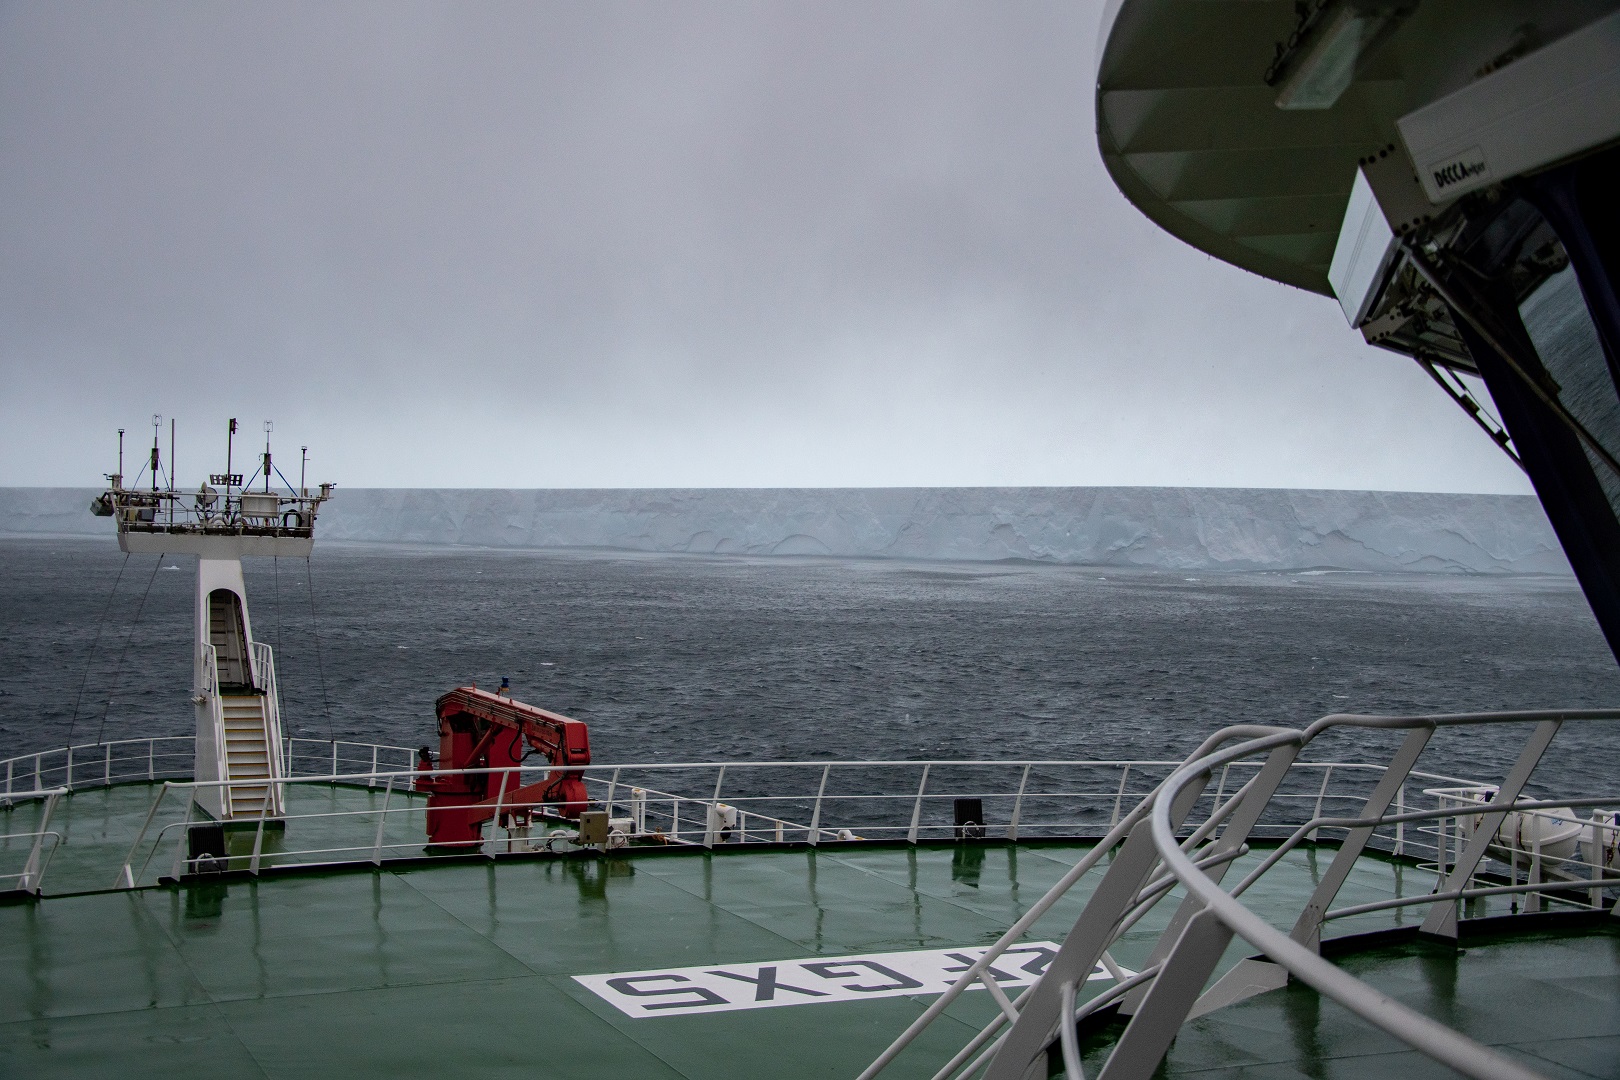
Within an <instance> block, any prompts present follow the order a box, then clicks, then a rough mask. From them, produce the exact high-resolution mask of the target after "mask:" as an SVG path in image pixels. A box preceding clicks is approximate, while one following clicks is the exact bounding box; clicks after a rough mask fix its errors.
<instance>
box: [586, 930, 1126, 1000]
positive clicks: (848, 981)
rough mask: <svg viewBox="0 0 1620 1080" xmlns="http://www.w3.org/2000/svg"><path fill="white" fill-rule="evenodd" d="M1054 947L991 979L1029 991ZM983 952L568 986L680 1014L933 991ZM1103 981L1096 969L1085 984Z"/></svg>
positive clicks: (642, 976) (1022, 951) (1016, 952)
mask: <svg viewBox="0 0 1620 1080" xmlns="http://www.w3.org/2000/svg"><path fill="white" fill-rule="evenodd" d="M1057 948H1058V947H1057V944H1056V943H1055V942H1051V941H1033V942H1029V943H1028V944H1024V945H1016V946H1014V947H1012V948H1010V949H1008V950H1007V951H1006V952H1004V953H1002V954H1001V956H1000V957H999V958H997V960H996V962H995V963H994V964H992V965H991V972H992V974H993V977H994V978H995V980H996V982H997V983H998V984H999V985H1001V986H1004V987H1020V986H1028V985H1029V984H1030V983H1032V982H1034V981H1035V980H1036V978H1038V977H1039V976H1040V974H1041V972H1043V971H1045V970H1046V965H1047V964H1049V963H1051V962H1052V957H1053V956H1055V955H1056V954H1057ZM984 953H985V950H984V948H983V947H976V948H962V949H929V950H925V951H921V952H888V953H863V954H862V955H860V956H812V957H807V958H805V959H803V960H771V961H767V962H765V963H757V964H755V963H750V964H705V965H703V966H700V967H683V968H653V969H651V970H648V971H625V972H618V973H614V974H608V975H575V976H574V981H575V982H578V983H579V984H580V985H582V986H584V987H585V988H586V989H587V990H589V991H590V992H591V993H593V994H595V995H596V996H597V997H599V998H601V999H602V1000H603V1001H606V1002H608V1003H609V1004H611V1005H612V1006H613V1007H614V1008H616V1009H618V1010H619V1011H620V1012H622V1013H624V1014H625V1015H626V1016H632V1017H636V1018H638V1019H640V1018H645V1017H649V1016H685V1015H689V1014H691V1013H710V1012H730V1011H732V1010H735V1009H772V1008H775V1007H777V1006H778V1005H814V1004H819V1003H823V1002H830V1001H871V1000H873V999H876V998H890V997H912V996H924V995H933V994H939V993H943V992H944V991H945V990H946V989H947V988H948V987H949V986H950V985H951V984H952V983H954V982H955V981H956V980H957V979H958V978H960V977H961V974H962V972H963V971H966V970H967V968H968V966H969V965H970V964H972V963H973V962H974V961H975V960H977V959H978V958H979V957H981V956H983V955H984ZM1109 978H1110V976H1109V974H1108V972H1106V971H1105V970H1103V968H1102V965H1100V964H1099V965H1098V966H1097V968H1096V969H1095V970H1094V971H1092V973H1091V975H1090V976H1089V977H1088V980H1087V981H1092V980H1097V979H1103V980H1107V979H1109ZM972 989H974V990H983V989H984V985H983V984H982V983H978V984H975V985H974V986H973V987H972Z"/></svg>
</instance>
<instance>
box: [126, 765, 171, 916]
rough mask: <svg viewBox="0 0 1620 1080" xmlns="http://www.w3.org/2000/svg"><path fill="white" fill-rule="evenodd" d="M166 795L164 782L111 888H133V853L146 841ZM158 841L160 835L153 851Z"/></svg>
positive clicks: (167, 790)
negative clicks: (148, 831)
mask: <svg viewBox="0 0 1620 1080" xmlns="http://www.w3.org/2000/svg"><path fill="white" fill-rule="evenodd" d="M168 794H169V782H168V781H167V780H165V781H164V782H163V786H162V787H161V788H159V789H158V794H157V798H155V799H153V800H152V809H150V810H148V811H147V812H146V820H145V821H144V822H142V823H141V831H140V832H138V833H136V834H135V842H134V843H133V844H131V845H129V854H128V855H125V856H124V865H123V868H122V869H121V870H119V871H118V882H117V884H115V885H114V886H113V888H115V889H133V888H134V887H135V875H134V872H133V871H132V870H131V867H132V866H134V864H135V853H136V852H137V851H139V850H140V847H141V841H143V840H145V839H146V833H147V830H148V829H150V828H151V827H152V820H153V819H154V818H156V817H157V812H158V807H159V806H161V805H162V804H163V799H164V796H166V795H168ZM160 840H161V835H160V838H159V840H154V841H153V842H152V846H153V848H154V849H155V848H156V847H157V845H158V843H159V842H160ZM148 861H150V856H148ZM145 871H146V867H145V866H142V867H141V872H142V873H145Z"/></svg>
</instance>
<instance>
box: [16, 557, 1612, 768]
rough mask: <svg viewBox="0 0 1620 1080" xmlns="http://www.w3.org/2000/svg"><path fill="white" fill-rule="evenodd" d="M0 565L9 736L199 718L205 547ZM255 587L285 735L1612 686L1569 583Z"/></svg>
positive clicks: (805, 719)
mask: <svg viewBox="0 0 1620 1080" xmlns="http://www.w3.org/2000/svg"><path fill="white" fill-rule="evenodd" d="M0 560H3V562H4V567H5V570H4V573H3V574H0V757H3V756H9V755H11V754H15V753H21V752H24V751H32V750H36V749H41V748H45V747H50V746H60V745H63V744H65V743H66V742H67V741H68V739H69V736H70V731H71V737H72V740H73V741H74V742H93V741H96V740H97V739H98V738H107V739H112V738H118V737H124V736H129V735H136V734H140V735H146V734H184V733H188V732H189V730H190V727H191V723H192V721H191V708H190V705H189V702H188V700H187V699H188V697H189V692H190V679H191V674H190V660H189V639H190V633H191V622H190V620H191V605H192V588H193V575H192V562H191V560H190V559H188V558H175V557H169V558H165V559H163V560H161V562H160V561H159V560H157V559H155V558H154V557H152V556H145V555H137V556H132V557H130V558H129V559H128V560H127V563H126V560H125V556H124V555H123V554H121V553H120V552H118V551H116V550H114V549H113V548H112V545H111V544H110V542H108V541H78V540H74V541H68V540H60V541H48V540H47V541H42V540H5V541H0ZM247 580H248V588H249V593H250V603H251V610H252V618H253V622H254V630H255V636H256V637H258V638H259V639H260V640H265V641H269V642H270V643H272V644H273V645H275V646H276V652H277V657H278V661H277V666H278V670H279V673H280V678H281V684H282V696H283V712H284V717H285V722H286V726H287V728H288V731H289V733H291V734H298V735H307V736H312V737H315V738H321V739H324V738H327V737H329V735H330V734H334V733H335V734H336V735H337V736H338V737H340V738H351V739H357V740H364V741H372V740H376V741H384V742H390V743H397V744H403V745H410V746H415V745H419V744H421V743H423V742H427V741H429V740H430V738H431V734H432V729H433V721H432V704H433V700H434V698H435V697H436V696H437V695H439V694H440V693H442V692H444V691H445V690H447V689H449V688H451V687H453V686H456V685H458V684H463V683H467V682H470V681H476V682H477V683H478V684H479V685H481V686H494V685H496V684H498V683H499V681H500V678H501V677H502V676H506V677H509V678H510V679H511V680H512V684H513V687H514V688H515V693H516V696H517V697H519V698H520V699H523V700H526V701H530V702H532V703H534V704H538V705H543V706H545V707H547V708H551V709H554V710H557V711H560V712H563V713H567V714H569V715H571V716H575V717H577V718H579V719H582V720H585V721H588V722H589V724H590V730H591V740H592V744H593V750H594V757H595V760H597V761H599V762H612V761H643V762H645V761H680V760H688V761H691V760H714V759H717V758H731V759H755V760H766V759H776V760H782V759H804V758H824V757H838V758H845V759H848V758H923V757H943V758H962V757H967V758H979V757H989V758H1020V757H1046V758H1077V757H1107V758H1163V757H1170V756H1175V757H1179V756H1181V755H1182V754H1183V753H1185V752H1186V751H1187V750H1189V749H1190V748H1191V747H1192V746H1193V745H1195V744H1196V741H1197V740H1198V739H1199V737H1201V736H1202V735H1204V734H1206V733H1207V732H1209V731H1210V730H1212V729H1213V728H1215V727H1217V726H1220V725H1223V724H1228V723H1234V722H1239V721H1245V722H1261V723H1285V724H1301V723H1304V722H1306V721H1309V720H1311V719H1314V718H1316V717H1318V716H1321V715H1322V714H1324V713H1328V712H1341V711H1355V712H1411V711H1422V712H1430V711H1462V710H1474V709H1500V708H1509V707H1547V706H1555V705H1620V669H1617V667H1616V664H1615V661H1614V658H1613V656H1612V655H1611V654H1610V652H1609V649H1608V647H1607V646H1606V644H1605V643H1604V640H1603V638H1602V636H1601V635H1600V633H1599V632H1598V629H1597V626H1596V623H1595V622H1594V621H1593V619H1592V616H1591V613H1590V611H1589V610H1588V608H1587V605H1586V602H1585V600H1584V599H1583V597H1582V596H1581V593H1580V591H1579V590H1578V589H1577V588H1576V586H1575V584H1574V582H1573V580H1571V579H1567V578H1528V577H1494V576H1493V577H1484V576H1477V577H1475V576H1454V575H1391V576H1380V575H1371V574H1348V573H1234V574H1208V573H1205V574H1183V573H1162V572H1146V571H1133V570H1120V569H1098V568H1081V567H1057V566H1046V565H1030V564H982V563H975V564H942V563H928V564H923V563H903V562H884V561H837V560H818V559H785V558H770V559H751V558H728V557H701V556H638V555H624V554H597V553H561V552H482V551H465V550H454V551H448V550H444V549H421V550H412V549H383V548H358V547H342V546H334V545H328V546H326V547H323V548H320V549H318V551H317V554H316V555H315V557H314V559H313V560H312V561H311V563H310V564H308V566H307V567H306V564H305V563H304V562H303V561H301V560H299V561H282V562H280V563H272V562H271V561H269V560H262V559H257V560H248V568H247ZM115 583H116V589H115ZM309 583H312V584H313V598H312V597H311V590H310V588H309V587H308V584H309ZM312 599H313V605H312V603H311V600H312ZM317 641H318V643H319V648H318V649H317ZM323 672H324V677H323ZM1345 738H1346V739H1350V738H1352V737H1349V736H1346V737H1345ZM1357 749H1358V748H1357V747H1356V746H1354V745H1349V744H1348V743H1346V742H1341V743H1339V744H1337V745H1335V746H1330V747H1322V748H1320V749H1319V750H1318V752H1317V753H1315V754H1313V755H1312V756H1329V755H1331V756H1334V757H1343V756H1349V755H1352V754H1353V753H1354V752H1355V751H1356V750H1357ZM1515 749H1516V746H1515V744H1514V743H1513V742H1512V741H1511V740H1510V739H1509V737H1508V736H1507V734H1506V733H1505V732H1504V733H1489V734H1483V735H1482V734H1479V733H1477V732H1475V733H1473V734H1471V735H1469V736H1466V737H1463V736H1452V737H1447V738H1439V739H1437V740H1436V744H1435V746H1434V748H1433V750H1432V751H1431V753H1430V755H1428V759H1427V763H1428V765H1429V767H1431V768H1435V769H1439V770H1441V771H1460V772H1461V773H1462V774H1463V775H1480V774H1481V772H1482V771H1485V772H1489V771H1492V770H1495V771H1497V774H1498V775H1499V774H1500V769H1501V768H1502V767H1503V765H1504V763H1505V762H1506V761H1507V760H1509V758H1510V757H1511V755H1512V753H1513V752H1514V751H1515ZM1617 763H1620V738H1616V737H1615V736H1612V735H1606V734H1604V733H1603V732H1601V731H1600V730H1598V729H1597V728H1596V727H1594V726H1592V725H1587V726H1585V727H1576V728H1574V729H1571V728H1566V730H1565V731H1564V732H1563V733H1562V734H1561V735H1560V737H1559V740H1558V743H1557V744H1555V747H1554V750H1553V752H1552V754H1551V756H1550V759H1549V761H1548V762H1547V767H1548V768H1550V769H1555V770H1558V771H1561V772H1564V773H1566V774H1567V777H1566V782H1569V784H1570V786H1572V787H1577V788H1585V787H1588V786H1593V787H1596V786H1600V785H1604V784H1607V783H1609V782H1612V779H1613V776H1614V773H1615V766H1616V764H1617ZM1560 786H1561V787H1562V786H1564V785H1563V784H1560Z"/></svg>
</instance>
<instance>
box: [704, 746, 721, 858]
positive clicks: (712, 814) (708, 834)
mask: <svg viewBox="0 0 1620 1080" xmlns="http://www.w3.org/2000/svg"><path fill="white" fill-rule="evenodd" d="M725 782H726V767H725V766H724V765H722V766H720V775H719V776H716V777H715V778H714V798H713V800H711V801H710V803H709V813H708V819H707V820H706V821H705V822H704V823H703V846H704V847H706V848H712V847H714V841H715V833H717V832H719V830H720V825H719V817H720V786H721V785H722V784H724V783H725Z"/></svg>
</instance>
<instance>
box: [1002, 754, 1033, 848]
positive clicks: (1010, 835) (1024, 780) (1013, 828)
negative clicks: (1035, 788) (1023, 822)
mask: <svg viewBox="0 0 1620 1080" xmlns="http://www.w3.org/2000/svg"><path fill="white" fill-rule="evenodd" d="M1029 768H1030V767H1029V766H1028V765H1025V766H1024V775H1022V776H1020V777H1019V778H1018V795H1017V797H1015V798H1014V799H1013V812H1012V820H1011V821H1009V822H1007V839H1009V840H1017V839H1018V815H1019V814H1020V813H1022V812H1023V809H1024V789H1025V788H1026V787H1028V786H1029Z"/></svg>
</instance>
